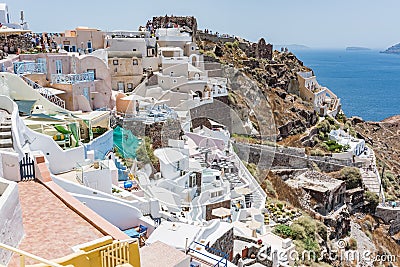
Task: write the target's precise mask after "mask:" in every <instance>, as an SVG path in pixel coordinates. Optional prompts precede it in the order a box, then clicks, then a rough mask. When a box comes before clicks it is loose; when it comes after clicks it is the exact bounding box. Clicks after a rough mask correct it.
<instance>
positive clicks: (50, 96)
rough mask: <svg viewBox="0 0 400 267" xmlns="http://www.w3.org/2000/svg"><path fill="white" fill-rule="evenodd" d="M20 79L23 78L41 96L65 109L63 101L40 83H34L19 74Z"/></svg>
mask: <svg viewBox="0 0 400 267" xmlns="http://www.w3.org/2000/svg"><path fill="white" fill-rule="evenodd" d="M20 77H21V79H22V80H24V81H25V82H26V83H27V84H28V85H29V86H31V87H32V88H33V89H35V90H37V91H38V92H39V93H40V94H41V95H42V96H43V97H45V98H46V99H47V100H49V101H50V102H52V103H53V104H55V105H57V106H59V107H61V108H63V109H65V101H64V100H62V99H61V98H59V97H58V96H57V95H55V94H53V93H52V92H51V91H49V90H48V89H47V88H44V87H43V86H41V85H40V84H37V83H35V82H34V81H32V80H30V79H28V78H27V77H25V76H22V75H20Z"/></svg>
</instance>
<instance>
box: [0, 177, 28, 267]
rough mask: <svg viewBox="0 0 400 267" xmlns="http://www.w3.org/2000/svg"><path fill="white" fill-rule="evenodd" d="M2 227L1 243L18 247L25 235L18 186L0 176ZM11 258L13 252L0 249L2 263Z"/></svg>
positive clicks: (0, 223)
mask: <svg viewBox="0 0 400 267" xmlns="http://www.w3.org/2000/svg"><path fill="white" fill-rule="evenodd" d="M0 229H1V231H0V243H4V244H6V245H9V246H12V247H18V244H19V243H20V241H21V240H22V238H23V236H24V228H23V224H22V211H21V205H20V202H19V194H18V186H17V184H16V183H14V182H10V181H7V180H5V179H3V178H0ZM10 258H11V253H9V252H6V251H5V250H0V264H1V265H7V263H8V261H9V260H10Z"/></svg>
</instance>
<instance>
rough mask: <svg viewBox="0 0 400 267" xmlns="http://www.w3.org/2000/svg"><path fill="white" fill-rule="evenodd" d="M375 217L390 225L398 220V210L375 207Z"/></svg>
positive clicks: (399, 214) (399, 213)
mask: <svg viewBox="0 0 400 267" xmlns="http://www.w3.org/2000/svg"><path fill="white" fill-rule="evenodd" d="M375 216H377V217H379V218H381V219H382V220H383V221H384V222H385V223H390V221H392V220H399V219H400V208H399V207H396V208H392V207H387V206H378V207H376V211H375Z"/></svg>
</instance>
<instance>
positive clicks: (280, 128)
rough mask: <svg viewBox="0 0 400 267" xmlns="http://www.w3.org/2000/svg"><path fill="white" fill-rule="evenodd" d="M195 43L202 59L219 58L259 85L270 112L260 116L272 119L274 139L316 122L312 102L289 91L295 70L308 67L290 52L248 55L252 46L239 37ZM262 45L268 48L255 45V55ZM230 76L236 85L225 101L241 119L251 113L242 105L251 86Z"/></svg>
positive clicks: (295, 86)
mask: <svg viewBox="0 0 400 267" xmlns="http://www.w3.org/2000/svg"><path fill="white" fill-rule="evenodd" d="M264 42H265V41H264ZM198 46H199V47H200V49H201V50H202V51H203V53H204V55H205V60H212V61H219V62H221V63H223V64H225V65H227V66H230V67H233V68H234V69H236V70H237V71H238V72H240V73H242V74H243V75H245V76H247V77H248V78H250V79H251V80H252V81H253V82H254V84H255V85H256V87H258V88H259V89H260V91H261V92H262V94H263V96H264V98H265V99H267V101H268V105H269V108H270V112H264V114H263V115H262V116H264V118H262V119H261V121H271V119H273V121H274V124H275V130H276V132H277V137H278V140H279V139H281V138H285V137H288V136H290V135H296V134H298V133H302V132H304V131H305V130H306V128H307V127H310V126H311V125H314V124H315V123H316V122H317V115H316V114H315V112H314V110H313V107H312V105H311V104H310V103H307V102H304V101H303V100H302V99H301V98H300V97H298V96H296V95H294V94H291V92H295V91H298V90H296V89H298V86H299V85H298V82H297V75H296V73H297V72H299V71H309V70H310V69H309V68H307V67H305V66H303V62H301V61H300V60H299V59H297V58H296V56H295V55H294V54H292V53H290V52H278V51H274V52H273V53H272V56H271V59H268V58H260V57H249V53H248V49H249V47H251V48H253V47H254V45H253V44H251V43H248V42H247V43H243V42H239V41H235V42H233V43H232V42H226V43H224V44H223V43H214V42H211V41H208V40H206V41H199V42H198ZM263 48H264V49H269V47H268V46H261V45H258V46H257V49H256V53H255V56H256V55H264V54H265V53H268V52H265V53H264V51H262V50H263ZM259 50H260V51H259ZM228 74H229V73H228ZM235 75H236V76H237V74H235ZM228 78H229V77H228ZM234 80H235V82H237V83H239V84H237V86H236V87H237V88H238V89H237V90H232V91H231V95H230V98H229V99H230V103H229V104H230V105H231V107H232V108H233V109H234V110H237V111H238V114H241V116H243V117H242V119H244V120H247V117H248V116H249V114H251V113H252V112H250V110H251V109H252V108H251V107H249V106H246V105H245V102H246V101H245V100H244V99H243V97H244V98H246V97H248V96H249V94H251V90H249V86H248V83H247V82H244V79H237V78H236V79H234ZM250 120H251V121H252V122H253V123H254V124H257V122H256V121H260V118H257V119H256V118H254V117H251V116H250ZM256 128H257V126H256Z"/></svg>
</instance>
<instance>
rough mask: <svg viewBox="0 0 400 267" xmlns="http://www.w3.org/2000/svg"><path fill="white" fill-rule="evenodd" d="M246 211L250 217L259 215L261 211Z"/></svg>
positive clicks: (254, 209)
mask: <svg viewBox="0 0 400 267" xmlns="http://www.w3.org/2000/svg"><path fill="white" fill-rule="evenodd" d="M246 211H247V213H248V214H250V215H251V216H253V215H258V214H261V210H259V209H256V208H248V209H247V210H246Z"/></svg>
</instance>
